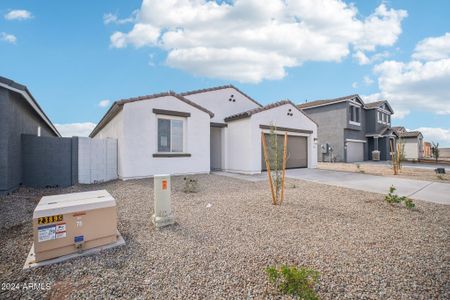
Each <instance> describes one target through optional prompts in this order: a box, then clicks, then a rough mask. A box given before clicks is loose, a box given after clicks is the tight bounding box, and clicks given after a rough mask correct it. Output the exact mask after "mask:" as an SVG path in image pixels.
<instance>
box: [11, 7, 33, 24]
mask: <svg viewBox="0 0 450 300" xmlns="http://www.w3.org/2000/svg"><path fill="white" fill-rule="evenodd" d="M32 17H33V15H32V14H31V12H29V11H28V10H24V9H16V10H11V11H10V12H8V13H7V14H6V15H5V19H6V20H19V21H20V20H27V19H31V18H32Z"/></svg>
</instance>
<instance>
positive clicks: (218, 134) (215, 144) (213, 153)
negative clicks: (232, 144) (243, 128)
mask: <svg viewBox="0 0 450 300" xmlns="http://www.w3.org/2000/svg"><path fill="white" fill-rule="evenodd" d="M210 132H211V138H210V143H211V147H210V159H211V161H210V163H211V170H222V128H217V127H211V130H210Z"/></svg>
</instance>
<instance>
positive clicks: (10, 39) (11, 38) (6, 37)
mask: <svg viewBox="0 0 450 300" xmlns="http://www.w3.org/2000/svg"><path fill="white" fill-rule="evenodd" d="M0 40H1V41H4V42H7V43H10V44H15V43H16V42H17V38H16V36H15V35H12V34H8V33H6V32H1V33H0Z"/></svg>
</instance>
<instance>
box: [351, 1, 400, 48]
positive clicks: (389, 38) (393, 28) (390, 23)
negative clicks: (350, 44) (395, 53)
mask: <svg viewBox="0 0 450 300" xmlns="http://www.w3.org/2000/svg"><path fill="white" fill-rule="evenodd" d="M407 15H408V13H407V12H406V11H405V10H395V9H388V8H387V7H386V5H385V4H381V5H380V6H378V7H377V8H376V9H375V12H374V13H373V14H372V15H370V16H369V17H367V18H366V19H365V22H364V24H363V34H362V37H361V39H359V40H358V41H356V48H358V49H363V50H368V51H374V50H375V48H376V46H392V45H394V43H395V42H396V41H397V38H398V36H399V35H400V34H401V33H402V27H401V22H402V20H403V19H404V18H405V17H406V16H407Z"/></svg>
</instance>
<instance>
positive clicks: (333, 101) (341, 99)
mask: <svg viewBox="0 0 450 300" xmlns="http://www.w3.org/2000/svg"><path fill="white" fill-rule="evenodd" d="M346 101H356V102H359V103H360V104H361V105H364V101H363V100H362V99H361V97H360V96H359V95H358V94H353V95H348V96H343V97H339V98H333V99H322V100H314V101H311V102H305V103H302V104H299V105H298V106H297V107H298V108H300V109H311V108H316V107H320V106H326V105H333V104H337V103H341V102H346Z"/></svg>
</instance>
